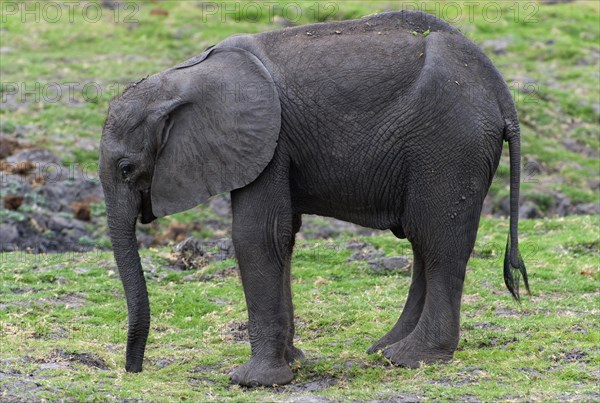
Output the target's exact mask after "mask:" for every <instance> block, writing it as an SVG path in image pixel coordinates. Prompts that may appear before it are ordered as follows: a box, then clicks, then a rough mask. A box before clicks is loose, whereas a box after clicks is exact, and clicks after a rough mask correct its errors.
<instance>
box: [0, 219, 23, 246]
mask: <svg viewBox="0 0 600 403" xmlns="http://www.w3.org/2000/svg"><path fill="white" fill-rule="evenodd" d="M18 237H19V230H18V229H17V226H16V225H14V224H2V225H0V250H2V246H1V245H5V244H12V243H13V242H15V241H16V240H17V238H18Z"/></svg>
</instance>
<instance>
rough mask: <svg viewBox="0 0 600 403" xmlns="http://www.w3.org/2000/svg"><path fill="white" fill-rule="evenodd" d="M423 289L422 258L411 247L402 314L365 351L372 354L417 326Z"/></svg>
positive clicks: (422, 299)
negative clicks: (409, 278) (408, 281)
mask: <svg viewBox="0 0 600 403" xmlns="http://www.w3.org/2000/svg"><path fill="white" fill-rule="evenodd" d="M425 290H426V283H425V272H424V270H423V259H422V258H421V256H420V254H419V253H418V252H417V251H416V250H415V249H414V248H413V272H412V283H411V285H410V290H409V291H408V297H407V298H406V304H405V305H404V309H403V310H402V314H401V315H400V318H399V319H398V321H397V322H396V324H395V325H394V327H393V328H392V330H390V331H389V332H388V333H387V334H386V335H385V336H383V337H382V338H380V339H379V340H377V341H376V342H375V343H374V344H373V345H372V346H371V347H369V349H368V350H367V353H369V354H372V353H375V352H377V351H379V350H383V349H384V348H385V347H387V346H389V345H390V344H394V343H396V342H398V341H400V340H402V339H403V338H405V337H406V336H408V335H409V334H410V333H411V332H412V331H413V329H414V328H415V327H416V326H417V323H418V322H419V318H420V317H421V312H422V311H423V304H424V303H425Z"/></svg>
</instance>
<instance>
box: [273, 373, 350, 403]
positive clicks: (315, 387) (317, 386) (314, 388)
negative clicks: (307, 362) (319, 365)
mask: <svg viewBox="0 0 600 403" xmlns="http://www.w3.org/2000/svg"><path fill="white" fill-rule="evenodd" d="M338 383H339V379H337V378H334V377H330V376H324V377H322V378H312V379H309V380H306V381H304V382H302V383H298V384H293V383H292V384H290V385H286V386H282V387H280V388H277V391H278V392H301V393H303V392H319V391H321V390H325V389H327V388H330V387H332V386H336V385H337V384H338ZM315 397H316V396H315ZM294 401H296V400H294Z"/></svg>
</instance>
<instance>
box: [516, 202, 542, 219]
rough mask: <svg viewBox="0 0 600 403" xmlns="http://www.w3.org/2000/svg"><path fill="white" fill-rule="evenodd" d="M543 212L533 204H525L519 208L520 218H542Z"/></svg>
mask: <svg viewBox="0 0 600 403" xmlns="http://www.w3.org/2000/svg"><path fill="white" fill-rule="evenodd" d="M542 216H543V215H542V212H541V211H540V209H539V208H538V207H537V206H536V205H533V204H529V203H527V204H523V205H521V207H519V218H541V217H542Z"/></svg>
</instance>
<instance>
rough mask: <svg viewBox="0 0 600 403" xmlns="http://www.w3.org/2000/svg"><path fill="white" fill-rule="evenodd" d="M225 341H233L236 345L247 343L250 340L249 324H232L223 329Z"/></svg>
mask: <svg viewBox="0 0 600 403" xmlns="http://www.w3.org/2000/svg"><path fill="white" fill-rule="evenodd" d="M222 334H223V340H224V341H232V342H234V343H247V342H248V341H249V339H248V322H230V323H229V324H227V325H226V326H225V329H223V332H222Z"/></svg>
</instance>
